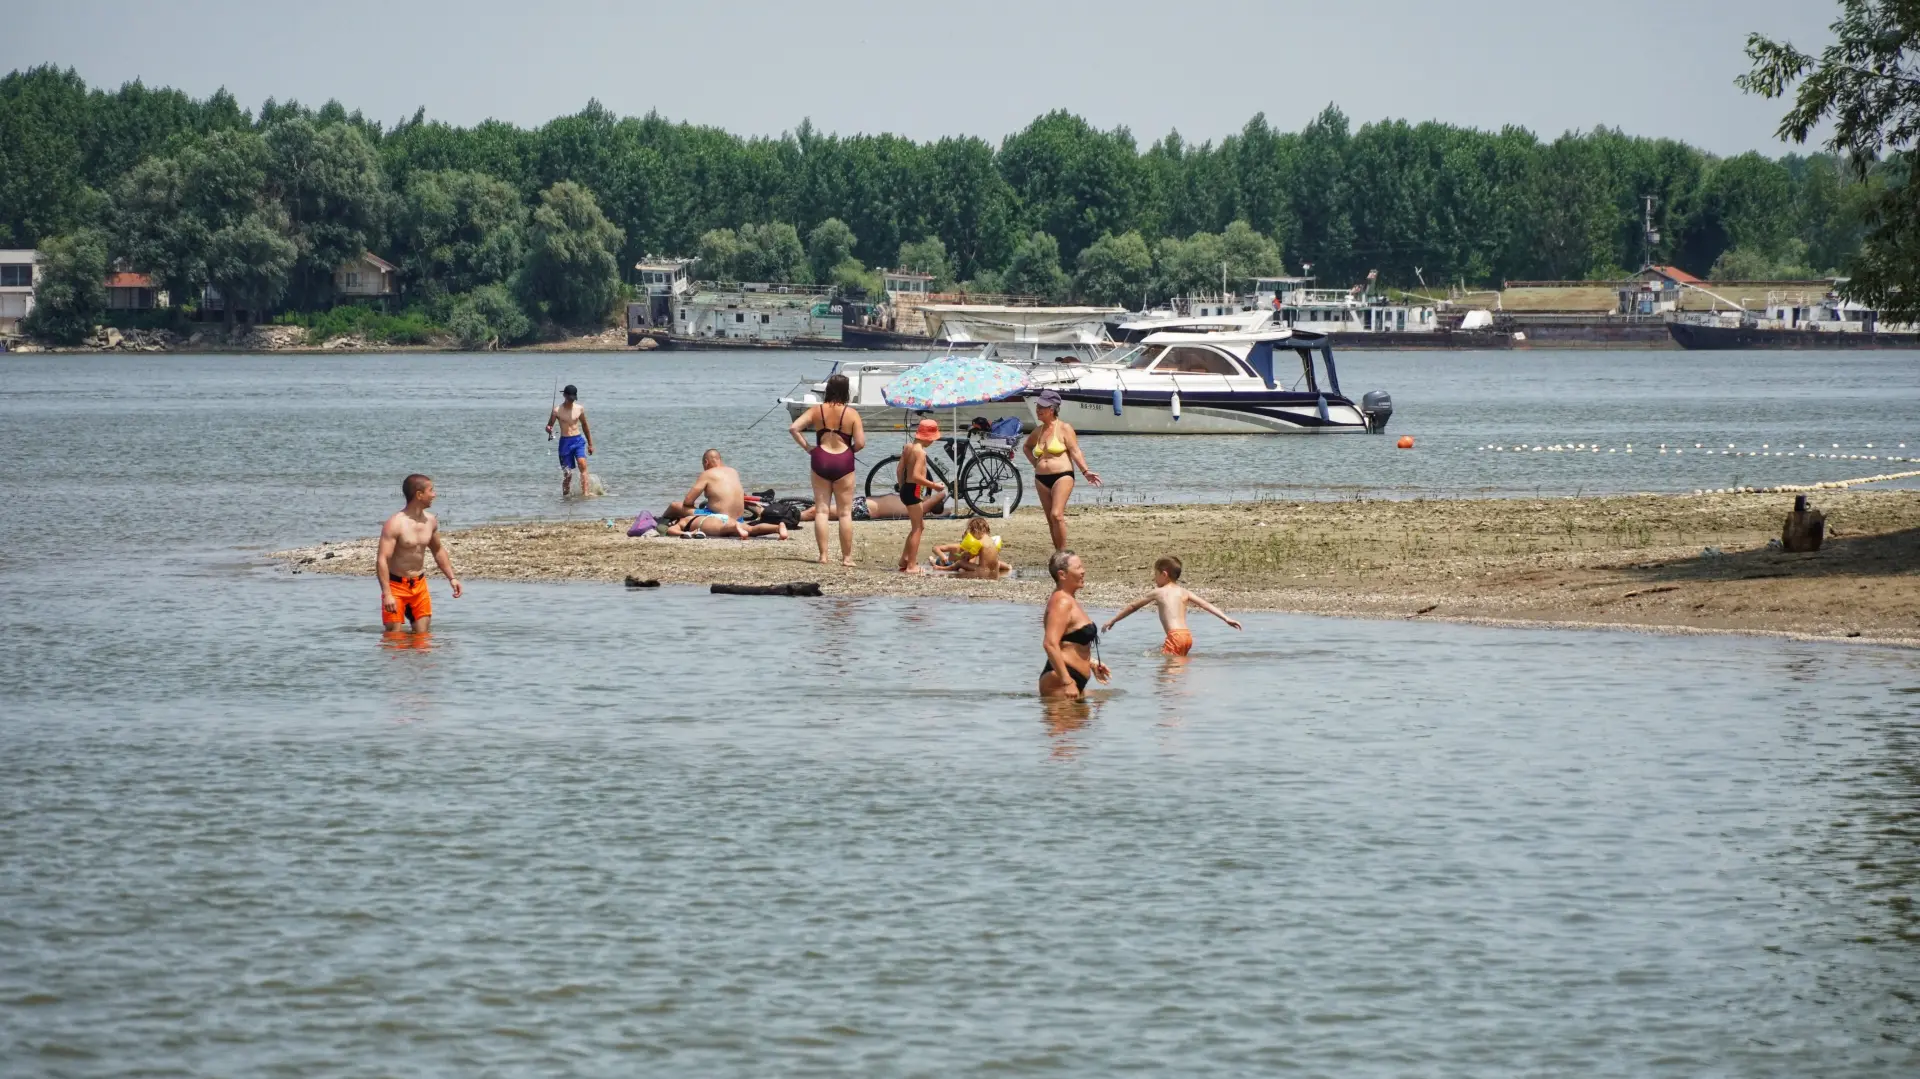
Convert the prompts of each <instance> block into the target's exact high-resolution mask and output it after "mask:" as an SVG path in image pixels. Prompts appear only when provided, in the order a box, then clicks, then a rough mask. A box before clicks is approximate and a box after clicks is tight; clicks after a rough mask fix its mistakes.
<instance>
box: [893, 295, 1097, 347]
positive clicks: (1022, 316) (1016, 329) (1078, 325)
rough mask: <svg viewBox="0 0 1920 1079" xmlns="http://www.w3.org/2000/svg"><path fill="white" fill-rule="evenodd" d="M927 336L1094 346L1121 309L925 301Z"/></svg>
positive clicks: (1006, 342) (1008, 342) (950, 338)
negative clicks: (1111, 319) (1108, 322)
mask: <svg viewBox="0 0 1920 1079" xmlns="http://www.w3.org/2000/svg"><path fill="white" fill-rule="evenodd" d="M918 310H919V311H920V313H921V314H923V315H925V316H926V319H927V336H929V337H931V338H933V339H934V340H936V341H953V342H958V343H968V342H985V341H992V342H998V343H1003V344H1028V343H1032V344H1041V345H1090V344H1097V343H1100V342H1103V341H1105V340H1107V320H1108V319H1110V318H1112V317H1113V316H1115V315H1121V314H1125V313H1126V312H1125V310H1124V309H1122V308H1118V307H1009V306H1001V305H998V304H922V305H920V307H919V308H918Z"/></svg>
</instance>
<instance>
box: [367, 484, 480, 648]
mask: <svg viewBox="0 0 1920 1079" xmlns="http://www.w3.org/2000/svg"><path fill="white" fill-rule="evenodd" d="M400 493H401V494H403V495H405V496H407V508H406V509H403V510H401V511H400V512H399V513H396V514H394V515H393V516H391V517H389V518H387V523H386V524H384V525H381V526H380V550H379V553H377V554H375V555H374V556H373V575H374V576H375V577H377V578H379V580H380V626H381V628H382V629H385V630H386V631H387V632H389V633H391V632H393V631H395V630H398V629H399V628H400V626H401V624H402V623H406V624H410V625H411V626H412V627H413V629H414V631H415V632H417V633H425V632H427V631H428V630H430V629H432V628H433V597H432V596H431V595H429V594H428V593H427V578H426V569H427V552H428V551H432V552H433V561H434V564H436V565H438V566H439V567H440V575H441V576H442V577H445V578H446V579H447V584H449V585H451V586H452V587H453V598H454V599H459V598H460V578H458V577H455V576H454V575H453V556H451V555H449V554H448V553H447V545H446V544H444V543H442V542H440V520H439V518H437V517H435V516H434V515H433V514H431V513H428V512H427V510H428V509H429V508H431V507H432V506H433V477H431V476H422V475H420V474H419V473H418V472H416V473H414V474H413V475H411V476H408V477H407V478H406V479H404V480H402V481H401V483H400Z"/></svg>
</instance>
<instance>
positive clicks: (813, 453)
mask: <svg viewBox="0 0 1920 1079" xmlns="http://www.w3.org/2000/svg"><path fill="white" fill-rule="evenodd" d="M850 393H851V391H850V387H849V386H848V383H847V376H845V375H835V376H833V377H832V378H830V379H828V380H827V391H826V400H825V401H823V402H821V403H820V404H817V405H814V406H813V407H812V408H809V409H807V410H806V411H805V412H802V413H801V414H800V418H799V419H797V420H794V421H793V424H792V425H791V426H789V427H788V428H787V433H788V434H790V435H792V436H793V440H794V441H795V442H797V443H799V445H800V448H801V449H803V450H806V451H807V456H808V458H809V459H810V465H811V468H812V476H811V478H812V480H813V505H814V507H815V509H816V510H822V511H826V512H817V513H815V514H814V516H813V538H814V540H815V542H817V543H819V544H820V561H821V562H822V563H825V562H826V560H827V526H828V524H829V522H831V521H832V520H833V519H834V518H839V521H840V564H841V565H843V566H851V565H853V484H854V474H853V473H854V465H853V455H854V454H855V453H856V452H858V451H860V450H864V449H866V448H867V429H866V427H865V426H864V425H862V424H861V422H860V413H858V412H855V411H854V410H853V407H852V406H851V405H849V404H847V398H848V397H849V396H850ZM808 429H814V430H817V431H818V432H819V437H818V439H817V440H816V441H815V443H814V444H813V445H811V446H809V445H807V439H806V436H805V435H803V434H801V432H802V431H806V430H808Z"/></svg>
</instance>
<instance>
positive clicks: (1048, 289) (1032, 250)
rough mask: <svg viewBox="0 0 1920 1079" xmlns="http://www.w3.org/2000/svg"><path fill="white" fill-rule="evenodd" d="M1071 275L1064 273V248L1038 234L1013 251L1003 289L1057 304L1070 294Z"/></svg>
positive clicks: (1043, 234) (1002, 282)
mask: <svg viewBox="0 0 1920 1079" xmlns="http://www.w3.org/2000/svg"><path fill="white" fill-rule="evenodd" d="M1067 286H1068V281H1067V275H1066V273H1065V272H1063V271H1062V270H1061V269H1060V244H1059V242H1058V241H1056V240H1055V239H1054V238H1053V237H1051V236H1049V235H1047V234H1046V233H1044V232H1034V233H1031V234H1029V235H1028V236H1027V238H1026V239H1024V240H1022V241H1020V244H1019V246H1017V247H1015V248H1014V249H1013V258H1012V259H1011V260H1010V261H1009V262H1008V263H1007V272H1006V273H1005V274H1004V275H1003V276H1002V278H1001V287H1002V288H1004V289H1006V290H1007V291H1008V292H1012V293H1018V294H1021V295H1029V296H1038V297H1040V298H1041V299H1043V300H1047V301H1049V302H1057V301H1059V300H1060V299H1062V298H1064V297H1065V296H1066V293H1067Z"/></svg>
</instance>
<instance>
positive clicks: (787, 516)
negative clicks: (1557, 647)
mask: <svg viewBox="0 0 1920 1079" xmlns="http://www.w3.org/2000/svg"><path fill="white" fill-rule="evenodd" d="M760 523H761V524H769V525H786V526H787V527H788V528H799V527H800V511H799V510H797V509H795V508H794V507H793V504H792V503H790V502H766V503H763V504H762V505H761V506H760Z"/></svg>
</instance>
